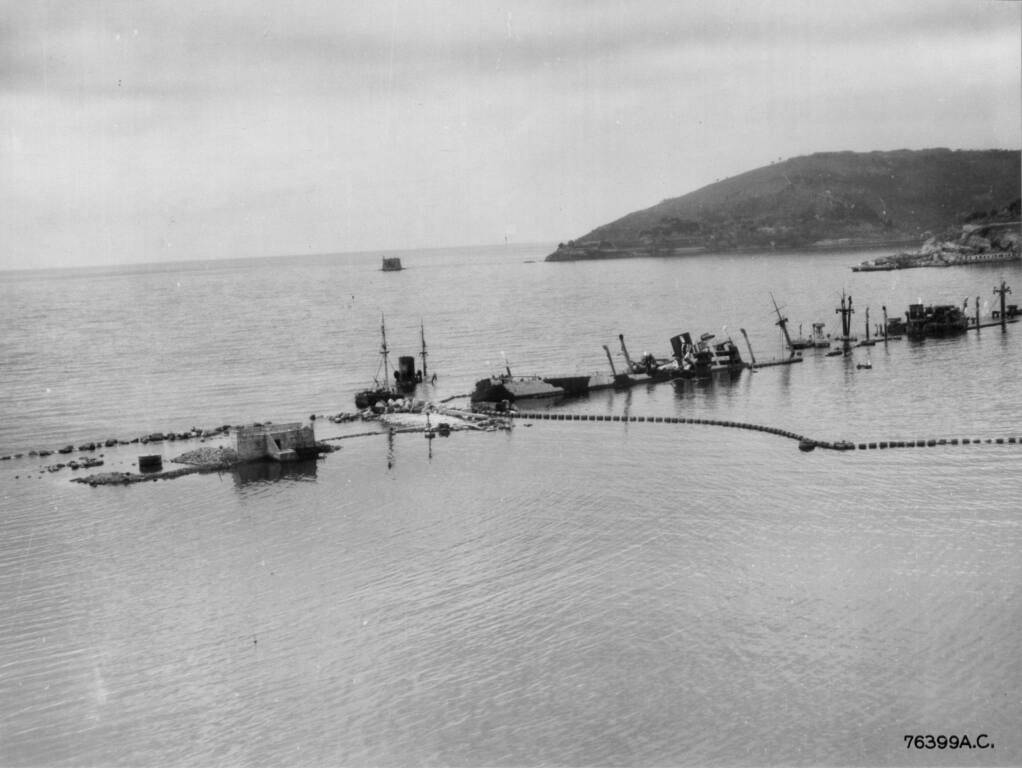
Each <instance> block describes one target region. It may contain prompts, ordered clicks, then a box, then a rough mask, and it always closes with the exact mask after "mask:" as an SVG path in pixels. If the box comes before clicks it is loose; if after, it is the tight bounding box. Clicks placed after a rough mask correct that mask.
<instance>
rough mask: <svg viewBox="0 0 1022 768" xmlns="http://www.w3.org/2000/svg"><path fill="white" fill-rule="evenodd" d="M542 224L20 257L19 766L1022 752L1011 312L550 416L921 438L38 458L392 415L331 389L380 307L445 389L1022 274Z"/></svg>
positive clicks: (871, 759) (354, 364) (640, 427)
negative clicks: (273, 246) (694, 243)
mask: <svg viewBox="0 0 1022 768" xmlns="http://www.w3.org/2000/svg"><path fill="white" fill-rule="evenodd" d="M550 250H551V247H550V246H511V247H500V248H452V249H444V250H433V251H419V252H415V251H406V252H401V253H397V254H392V255H396V256H399V257H400V258H401V261H402V263H403V265H404V269H403V270H402V271H400V272H383V271H381V269H380V266H381V257H382V254H372V253H367V254H341V255H320V256H302V257H289V258H283V257H282V258H270V259H243V260H225V261H215V262H203V263H181V264H173V265H160V266H129V267H110V268H91V269H75V270H53V271H31V272H0V318H2V322H3V326H4V328H5V333H4V334H3V335H2V336H0V360H2V363H3V368H2V372H0V382H2V386H0V415H2V418H0V456H10V457H14V456H15V455H16V454H21V456H20V457H14V458H8V459H6V460H3V461H0V499H2V504H0V765H4V766H7V765H11V766H36V765H38V766H44V765H45V766H50V765H54V766H79V765H81V766H85V765H88V766H95V765H124V766H150V765H152V766H156V765H159V766H175V765H181V766H186V765H187V766H191V765H245V766H250V765H267V766H271V765H272V766H278V765H346V766H359V765H371V766H407V765H440V766H443V765H451V766H476V765H496V766H522V765H530V766H531V765H699V766H707V765H710V766H713V765H721V766H731V765H743V766H744V765H984V766H990V765H1018V764H1020V763H1022V737H1020V736H1019V735H1018V724H1019V722H1022V657H1020V656H1019V654H1018V635H1019V630H1020V628H1022V512H1020V508H1022V504H1020V498H1022V473H1020V471H1019V470H1020V468H1022V444H1020V442H1019V439H1022V380H1020V375H1022V325H1009V326H1008V327H1007V330H1006V331H1003V332H1002V330H1001V329H1000V328H999V327H996V328H995V327H989V328H982V329H981V330H980V331H978V332H977V331H975V330H973V331H970V332H968V333H966V334H964V335H962V336H957V337H953V338H946V339H926V340H924V341H910V340H907V339H902V340H897V341H891V342H890V343H888V344H884V343H883V342H881V343H879V344H877V345H876V346H873V347H863V348H856V349H854V350H853V351H852V354H851V355H849V356H847V357H827V356H826V355H825V354H824V352H823V351H822V350H820V351H813V350H807V351H806V353H805V355H804V357H805V359H804V361H803V362H801V363H799V364H797V365H791V366H779V367H772V368H764V369H762V370H759V371H755V372H751V371H743V372H742V373H740V374H739V375H737V376H735V377H733V378H732V377H729V378H727V379H723V380H722V379H717V380H714V381H712V382H699V383H686V384H683V385H679V386H677V387H676V386H673V385H671V384H658V385H654V386H641V387H636V388H633V389H631V390H628V391H621V392H615V391H601V392H595V393H591V394H590V395H589V396H587V397H581V398H575V399H571V400H565V401H560V402H558V401H544V402H541V403H538V404H535V405H531V406H529V408H530V410H533V409H550V410H556V411H557V412H559V413H560V412H563V413H566V414H587V415H605V416H614V415H620V416H626V415H628V416H645V417H683V418H698V419H708V420H720V421H734V422H742V423H752V424H761V425H766V426H770V427H775V428H780V429H783V430H789V431H791V432H793V433H796V434H800V435H806V436H807V437H810V438H813V439H818V440H825V441H832V442H836V441H839V440H847V441H850V442H852V443H855V444H856V445H859V444H860V443H866V444H868V443H877V444H878V445H879V443H880V442H887V441H907V440H931V439H932V440H936V441H939V440H947V441H948V442H947V443H946V444H943V445H939V444H938V445H933V446H931V447H919V448H911V449H908V448H897V449H894V448H887V449H880V448H879V447H878V448H876V449H867V450H853V451H848V452H837V451H828V450H822V449H818V450H815V451H813V452H811V453H804V452H801V451H799V450H798V443H797V442H795V441H792V440H788V439H785V438H783V437H779V436H777V435H774V434H770V433H764V432H754V431H745V430H734V429H724V428H720V427H716V426H710V425H700V424H675V423H650V422H639V423H636V422H613V421H585V422H582V421H550V420H546V419H543V420H539V419H521V420H517V421H516V422H515V424H514V427H513V429H511V430H509V431H495V432H476V431H472V432H455V433H454V434H452V435H451V436H450V437H446V438H437V439H436V440H424V439H423V436H422V435H421V434H419V433H403V434H390V435H388V434H386V433H385V432H384V431H380V432H379V434H374V435H369V436H364V437H352V438H351V439H339V440H336V442H335V444H336V445H338V446H340V447H341V450H340V451H338V452H335V453H332V454H329V455H327V456H326V457H325V458H322V459H321V460H319V461H313V462H299V463H297V464H294V465H290V466H288V467H285V468H282V467H280V466H279V465H258V466H253V467H248V468H246V469H245V470H244V471H239V472H225V473H219V474H217V473H213V474H201V475H190V476H187V477H183V478H178V479H174V480H165V481H158V482H151V483H141V484H137V485H131V486H123V487H122V486H111V487H98V488H90V487H88V486H87V485H82V484H78V483H73V482H71V479H72V478H73V477H75V476H76V474H77V475H82V474H86V473H88V472H90V471H101V470H115V471H120V470H133V469H135V468H136V467H135V466H134V465H135V464H137V461H138V457H139V455H140V454H143V453H146V454H152V453H161V454H162V455H163V456H164V464H165V466H167V465H168V463H169V460H170V459H171V458H172V457H174V456H175V455H177V454H179V453H182V452H184V451H185V450H188V449H190V448H194V447H197V446H198V445H199V443H198V442H197V441H187V442H175V443H171V442H166V441H165V442H161V443H149V444H147V445H141V444H136V443H128V444H118V445H112V446H110V447H102V448H99V449H98V450H97V451H94V452H89V453H88V455H91V456H97V455H98V454H102V458H103V461H104V466H103V467H101V468H99V470H77V471H73V470H70V469H67V468H65V469H62V470H59V471H53V472H50V471H48V470H47V467H48V466H49V465H53V464H55V463H57V462H58V461H67V460H68V458H69V457H68V456H63V455H60V454H56V453H55V454H53V455H49V456H45V457H43V456H39V455H38V451H39V450H41V449H46V450H55V449H57V448H60V447H62V446H65V445H73V446H76V447H77V446H79V445H81V444H83V443H85V442H89V441H97V442H103V441H104V440H106V439H108V438H116V439H118V440H130V439H132V438H134V437H138V436H140V435H147V434H150V433H153V432H181V431H185V430H188V429H190V428H192V427H200V428H211V427H215V426H219V425H225V424H232V425H237V424H246V423H251V422H255V421H263V422H265V421H276V422H294V421H304V420H307V419H309V417H310V416H311V415H316V416H317V417H318V418H317V419H316V421H315V426H316V433H317V437H319V438H320V439H325V438H339V437H343V436H345V435H350V434H355V433H362V432H367V431H375V430H376V429H377V427H376V426H374V425H373V424H366V423H362V422H352V423H346V424H334V423H332V422H330V421H329V420H328V419H327V418H325V417H327V416H329V415H333V414H338V413H341V412H352V411H354V403H353V399H354V394H355V392H356V391H357V390H359V389H362V388H365V387H366V386H367V385H368V384H370V383H371V380H372V378H373V376H374V374H375V373H376V372H377V368H378V363H379V354H378V352H379V347H380V324H381V316H382V317H384V318H385V322H386V331H387V340H388V344H389V348H390V350H391V353H392V357H391V362H394V361H395V360H396V356H397V355H418V354H419V352H420V334H421V333H423V332H424V334H425V338H426V343H427V345H428V357H427V364H428V374H429V375H432V373H436V374H437V380H436V382H435V383H434V384H431V385H427V386H425V387H424V388H423V390H422V391H421V392H420V394H421V395H423V396H425V397H428V398H432V399H437V400H439V399H444V398H448V397H455V398H456V399H455V400H453V401H452V403H459V402H460V403H465V402H467V400H466V398H464V397H462V398H461V399H460V400H459V399H457V396H464V395H467V393H469V392H470V391H471V389H472V387H473V384H474V382H475V381H476V380H477V379H479V378H482V377H484V376H486V375H488V374H490V373H493V372H498V371H501V370H504V368H505V367H506V366H507V367H510V368H511V370H512V371H513V372H514V373H516V374H532V373H566V372H590V371H597V370H600V371H606V370H607V369H608V367H609V364H608V361H607V356H606V353H605V352H604V350H603V345H604V344H606V345H607V346H608V347H609V348H610V350H611V352H612V353H613V358H614V361H615V365H619V366H620V365H623V359H622V356H621V354H620V347H619V342H618V334H624V336H625V341H626V343H627V344H628V347H629V352H630V353H631V354H632V356H633V357H635V358H638V357H639V356H640V355H641V354H643V353H644V352H652V353H654V354H656V355H658V356H666V355H667V354H668V353H669V350H670V346H669V341H668V340H669V338H670V337H671V336H673V335H675V334H678V333H681V332H683V331H689V332H691V333H692V334H693V335H694V336H698V335H700V334H702V333H713V334H715V335H716V337H717V338H718V339H719V338H726V337H731V338H733V339H734V340H735V342H736V343H737V344H738V345H739V346H740V348H741V349H742V352H743V355H744V356H745V357H746V358H748V356H749V354H748V348H747V347H746V345H745V341H744V339H743V338H742V334H741V329H745V331H746V332H747V334H748V338H749V341H750V342H751V345H752V350H753V352H754V353H755V355H756V357H757V359H760V360H763V359H767V358H775V357H779V356H780V355H781V354H782V351H783V350H782V346H781V340H780V335H779V329H778V328H777V326H776V325H775V323H776V321H777V315H776V314H775V311H774V308H773V305H772V302H771V295H772V296H773V297H774V298H775V299H776V300H777V303H778V304H779V305H780V307H781V311H782V312H783V314H784V315H785V316H786V317H787V318H788V319H789V329H790V330H791V332H792V334H793V335H798V333H799V328H800V326H801V327H802V333H803V334H804V335H808V334H809V332H810V330H811V324H812V323H813V322H824V323H826V331H827V332H829V333H831V334H834V335H837V334H838V333H839V332H840V321H841V317H840V315H839V314H837V313H836V309H837V308H838V307H839V306H840V303H841V298H842V294H844V295H846V296H847V295H850V296H851V297H852V299H853V302H854V304H853V307H854V309H855V314H854V315H853V316H852V332H853V333H854V334H855V335H857V336H859V337H860V338H861V337H864V336H865V330H866V327H867V321H866V310H867V308H868V309H869V318H870V319H869V325H870V326H871V328H870V333H871V335H872V334H873V331H874V327H875V326H876V325H877V324H881V323H882V322H883V320H882V318H883V314H882V312H883V310H882V308H883V307H886V309H887V312H888V314H889V315H890V316H892V317H893V316H897V315H903V314H904V312H905V310H906V309H907V307H908V305H909V304H911V303H915V302H919V301H921V302H923V303H926V304H957V305H958V306H962V305H963V303H964V304H966V306H967V308H968V309H967V311H968V314H970V315H974V314H975V312H976V302H977V297H978V301H979V308H980V309H979V311H980V314H981V318H982V319H983V321H984V322H989V321H990V315H991V311H992V310H993V309H996V308H997V306H998V301H999V299H998V297H997V295H996V294H994V293H993V290H992V289H993V288H995V287H998V286H1000V284H1001V281H1002V280H1004V281H1005V282H1006V283H1007V284H1008V285H1009V286H1012V287H1013V289H1014V291H1015V292H1016V295H1017V294H1018V292H1019V291H1022V266H1020V265H1019V264H1018V263H1014V264H997V265H987V266H982V265H980V266H972V267H955V268H947V269H915V270H904V271H895V272H873V273H853V272H852V271H851V269H850V267H851V266H852V265H855V264H858V263H859V262H861V261H863V260H865V259H867V258H873V257H875V256H876V255H880V254H877V253H868V252H828V253H825V254H811V253H804V254H742V255H733V256H690V257H683V258H673V259H625V260H613V261H591V262H576V263H545V262H544V261H543V257H544V256H545V254H546V253H548V252H549V251H550ZM1008 300H1009V302H1011V303H1019V300H1018V299H1017V298H1014V297H1013V296H1012V295H1009V296H1008ZM867 362H868V364H869V366H870V367H868V368H867V367H860V365H864V364H866V363H867ZM417 364H419V365H421V358H419V359H417ZM965 438H968V439H969V440H970V444H969V445H962V444H961V443H960V441H961V440H962V439H965ZM952 440H954V441H956V442H958V444H951V441H952ZM977 440H978V441H980V443H979V444H974V443H973V442H972V441H977ZM988 440H989V442H987V441H988ZM998 440H1000V441H1001V442H1000V443H998ZM33 452H34V455H33ZM80 455H82V454H81V453H80V452H78V451H75V452H74V456H80ZM171 466H172V465H171ZM917 735H919V736H923V737H925V736H926V735H933V736H934V737H938V736H941V735H943V736H946V737H950V736H952V735H954V736H956V737H957V738H956V742H957V741H959V740H960V739H961V738H962V737H968V738H969V740H970V744H975V743H976V742H977V741H979V742H980V743H982V744H983V745H984V746H986V748H985V749H979V748H976V747H975V746H973V748H962V747H960V748H958V749H950V748H945V749H939V748H931V749H927V748H926V747H925V744H924V746H923V747H922V748H917V747H916V746H915V745H914V743H913V738H912V737H914V736H917ZM980 736H983V738H982V739H979V737H980ZM906 737H909V738H908V739H907V740H906ZM924 741H925V740H924ZM990 745H992V746H990Z"/></svg>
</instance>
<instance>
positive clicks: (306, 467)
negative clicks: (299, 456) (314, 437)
mask: <svg viewBox="0 0 1022 768" xmlns="http://www.w3.org/2000/svg"><path fill="white" fill-rule="evenodd" d="M316 461H317V460H316V459H304V460H302V461H288V462H283V463H281V462H279V461H253V462H249V463H247V464H240V465H238V466H237V467H236V468H235V469H234V473H233V474H234V484H235V485H236V486H238V487H239V488H240V487H242V486H245V485H249V484H250V483H274V482H276V481H278V480H314V479H315V478H316Z"/></svg>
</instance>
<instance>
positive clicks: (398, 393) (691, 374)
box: [355, 281, 1020, 412]
mask: <svg viewBox="0 0 1022 768" xmlns="http://www.w3.org/2000/svg"><path fill="white" fill-rule="evenodd" d="M994 293H997V294H1000V305H1001V308H1000V311H999V312H998V311H995V312H994V313H993V316H994V322H988V323H982V322H981V320H980V315H979V307H980V299H979V297H978V296H977V297H976V314H975V317H974V318H973V317H969V316H967V315H966V311H967V308H968V301H967V300H966V302H964V304H963V306H962V307H958V306H957V305H930V306H925V305H923V304H921V303H919V304H912V305H910V306H909V308H908V311H907V312H906V313H905V317H904V319H902V318H900V317H895V318H888V317H887V307H886V306H885V307H883V324H882V325H877V326H876V328H875V330H873V329H872V328H871V326H870V319H869V307H867V308H866V312H865V337H864V338H863V339H862V340H859V339H858V337H856V336H854V335H852V327H851V323H852V315H853V314H854V312H855V309H854V308H853V303H852V297H851V296H846V295H845V294H844V293H842V295H841V305H840V306H839V307H838V308H837V309H836V310H835V312H836V313H839V314H840V315H841V335H840V336H837V337H836V338H832V337H831V336H829V335H825V334H824V330H823V329H824V323H813V333H812V335H811V336H808V337H805V336H802V335H801V329H800V334H799V336H798V337H797V338H794V339H793V338H792V337H791V335H790V334H789V332H788V319H787V318H786V317H784V315H783V314H782V313H781V310H780V307H778V306H777V302H776V301H775V300H774V299H773V296H772V295H771V301H772V303H773V307H774V311H775V312H776V314H777V322H776V323H775V325H777V326H778V327H779V328H780V329H781V333H782V335H783V338H784V344H785V347H786V349H787V350H788V356H787V357H784V358H781V359H774V360H767V361H757V360H756V356H755V353H754V352H753V350H752V345H751V343H750V342H749V336H748V334H747V333H746V332H745V329H744V328H741V329H740V330H741V333H742V336H743V337H744V340H745V344H746V347H747V348H748V352H749V360H748V361H746V360H745V359H744V358H743V357H742V354H741V352H740V350H739V348H738V346H737V345H736V344H735V343H734V341H733V339H731V338H726V339H722V340H719V339H717V338H716V336H715V335H714V334H712V333H704V334H702V335H701V336H699V337H698V338H694V337H693V336H692V335H691V334H690V333H689V332H684V333H680V334H678V335H675V336H672V337H671V339H670V344H671V351H672V354H671V356H670V357H656V356H655V355H653V354H651V353H644V354H643V355H642V357H641V358H639V359H638V360H635V359H633V358H632V357H631V355H630V354H629V353H628V348H627V346H626V345H625V340H624V335H623V334H619V335H618V340H619V342H620V345H621V354H622V356H623V358H624V363H625V364H624V367H623V369H622V370H619V369H618V366H616V365H615V364H614V358H613V356H612V355H611V352H610V349H609V348H608V347H607V345H606V344H604V345H603V350H604V352H605V353H606V355H607V362H608V363H609V365H610V370H609V372H594V373H581V374H579V373H570V374H553V375H541V374H536V375H526V376H522V375H516V374H514V373H512V371H511V367H510V365H509V364H508V363H507V360H506V358H505V361H504V370H503V371H502V372H500V373H493V374H491V375H489V376H487V377H486V378H483V379H479V380H478V381H476V383H475V388H474V390H473V391H472V392H471V393H469V395H468V397H469V400H470V402H471V404H472V406H473V407H474V408H480V409H497V410H507V409H509V408H510V406H511V405H513V404H515V403H518V402H519V401H522V400H530V399H538V398H552V397H570V396H577V395H585V394H588V393H590V392H594V391H598V390H603V389H627V388H629V387H633V386H636V385H640V384H651V383H659V382H669V381H670V382H685V381H692V380H707V379H711V378H713V377H715V376H717V375H722V374H723V375H733V374H736V373H738V372H740V371H742V370H745V369H753V370H756V369H760V368H766V367H770V366H777V365H793V364H796V363H800V362H802V360H803V357H802V353H803V351H804V350H806V349H818V348H827V349H828V351H827V352H826V355H827V356H832V357H833V356H848V355H850V354H851V351H852V349H853V348H855V347H872V346H874V345H876V344H877V343H878V342H883V343H887V342H889V341H894V340H899V339H901V338H902V337H908V338H927V337H935V336H950V335H954V334H959V333H965V332H966V331H968V330H979V329H981V328H985V327H990V326H993V325H998V324H999V325H1001V326H1002V327H1003V326H1005V325H1006V324H1007V323H1009V322H1010V323H1015V322H1018V319H1019V315H1020V313H1019V309H1018V305H1016V304H1011V305H1007V306H1006V305H1005V296H1006V295H1007V294H1009V293H1011V288H1009V287H1008V286H1006V285H1005V284H1004V282H1003V281H1002V282H1001V285H1000V287H999V288H994ZM871 330H873V336H872V338H871V335H870V334H871ZM380 333H381V336H382V346H381V349H380V356H381V363H380V367H381V369H382V372H383V378H382V379H381V378H380V370H379V369H378V370H377V376H376V378H375V379H374V383H373V386H372V387H370V388H368V389H365V390H362V391H360V392H358V393H357V394H356V395H355V405H356V407H358V408H359V409H360V410H365V409H370V410H376V411H377V412H379V411H382V410H385V409H386V408H387V406H388V404H389V403H392V402H395V401H402V400H405V399H406V398H408V396H409V394H410V393H411V392H413V391H414V390H415V387H416V386H417V384H419V383H421V382H423V381H427V380H430V379H429V369H428V365H427V352H426V337H425V331H424V329H423V328H422V327H421V326H420V333H421V341H422V351H421V353H420V354H421V357H422V368H421V369H418V370H416V367H415V358H414V357H413V356H403V357H400V358H399V362H398V367H397V368H396V369H395V370H394V371H393V377H391V373H390V366H389V362H388V359H389V358H388V355H389V350H388V348H387V332H386V327H385V325H384V323H383V321H382V320H381V324H380ZM857 368H860V369H869V368H872V363H871V362H870V360H869V358H868V356H867V358H866V359H865V360H864V361H862V362H859V363H858V364H857ZM435 378H436V377H435V375H434V376H433V378H432V380H433V381H435Z"/></svg>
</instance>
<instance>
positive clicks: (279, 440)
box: [234, 422, 317, 461]
mask: <svg viewBox="0 0 1022 768" xmlns="http://www.w3.org/2000/svg"><path fill="white" fill-rule="evenodd" d="M234 439H235V450H237V452H238V460H239V461H259V460H260V459H269V460H272V461H297V460H298V459H304V458H312V457H315V456H316V454H317V449H316V434H315V430H314V429H313V428H312V425H311V424H304V425H303V424H301V423H299V422H293V423H289V424H252V425H250V426H245V427H238V428H237V429H236V430H235V431H234Z"/></svg>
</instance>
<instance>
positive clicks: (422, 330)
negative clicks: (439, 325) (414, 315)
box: [419, 320, 428, 381]
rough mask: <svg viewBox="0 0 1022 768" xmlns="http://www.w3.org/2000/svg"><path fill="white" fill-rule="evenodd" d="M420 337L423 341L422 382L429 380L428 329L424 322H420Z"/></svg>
mask: <svg viewBox="0 0 1022 768" xmlns="http://www.w3.org/2000/svg"><path fill="white" fill-rule="evenodd" d="M419 336H420V338H421V339H422V380H423V381H425V380H426V379H427V378H428V376H427V373H426V329H425V327H424V326H423V324H422V320H419Z"/></svg>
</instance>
